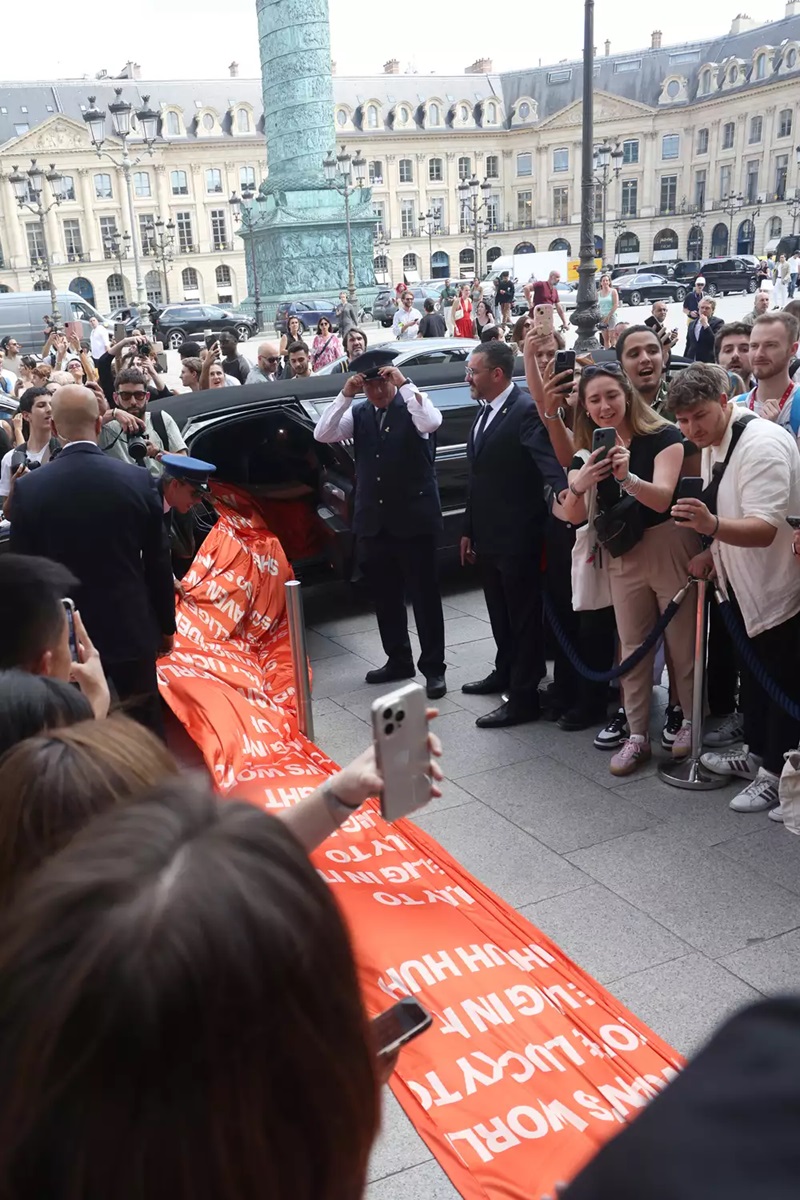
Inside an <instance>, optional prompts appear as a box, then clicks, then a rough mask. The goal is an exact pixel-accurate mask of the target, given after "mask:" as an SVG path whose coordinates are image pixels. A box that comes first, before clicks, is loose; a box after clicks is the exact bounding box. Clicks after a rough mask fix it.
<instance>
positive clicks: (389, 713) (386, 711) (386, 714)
mask: <svg viewBox="0 0 800 1200" xmlns="http://www.w3.org/2000/svg"><path fill="white" fill-rule="evenodd" d="M383 719H384V721H391V719H392V710H391V709H390V708H385V709H384V710H383Z"/></svg>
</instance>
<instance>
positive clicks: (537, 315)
mask: <svg viewBox="0 0 800 1200" xmlns="http://www.w3.org/2000/svg"><path fill="white" fill-rule="evenodd" d="M533 332H534V336H535V337H548V336H549V335H550V334H552V333H555V325H554V324H553V306H552V304H536V305H534V309H533Z"/></svg>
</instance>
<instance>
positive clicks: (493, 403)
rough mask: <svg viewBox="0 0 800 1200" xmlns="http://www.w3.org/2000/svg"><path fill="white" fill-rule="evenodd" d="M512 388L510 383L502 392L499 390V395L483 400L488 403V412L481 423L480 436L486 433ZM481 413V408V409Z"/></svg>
mask: <svg viewBox="0 0 800 1200" xmlns="http://www.w3.org/2000/svg"><path fill="white" fill-rule="evenodd" d="M513 390H514V384H513V383H510V384H509V385H508V387H507V388H506V390H505V391H504V392H501V393H500V395H499V396H495V398H494V400H486V401H484V403H485V404H488V405H489V412H488V414H487V416H486V423H485V424H484V425H483V427H482V429H481V437H483V435H484V434H485V433H486V430H487V429H488V428H489V426H490V425H491V423H492V421H493V420H494V419H495V417H496V416H497V414H498V413H499V412H500V409H501V408H502V407H503V405H504V404H505V402H506V400H507V399H508V397H509V396H510V395H511V393H512V392H513ZM481 413H483V410H481ZM478 420H480V417H479V418H478Z"/></svg>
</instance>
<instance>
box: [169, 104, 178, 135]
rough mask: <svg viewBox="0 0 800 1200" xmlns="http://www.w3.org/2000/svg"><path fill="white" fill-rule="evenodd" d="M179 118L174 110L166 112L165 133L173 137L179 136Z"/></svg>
mask: <svg viewBox="0 0 800 1200" xmlns="http://www.w3.org/2000/svg"><path fill="white" fill-rule="evenodd" d="M180 132H181V119H180V117H179V116H178V114H177V113H176V112H172V111H171V110H170V111H169V112H168V113H167V133H168V134H171V135H172V136H173V137H180Z"/></svg>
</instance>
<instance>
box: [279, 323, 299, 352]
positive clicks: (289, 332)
mask: <svg viewBox="0 0 800 1200" xmlns="http://www.w3.org/2000/svg"><path fill="white" fill-rule="evenodd" d="M302 340H303V325H302V322H301V320H300V318H299V317H295V316H294V315H292V316H291V317H289V319H288V320H287V322H286V333H283V334H281V345H280V354H281V355H282V356H283V357H284V358H285V357H286V352H287V350H288V348H289V347H290V346H291V345H292V343H293V342H302Z"/></svg>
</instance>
